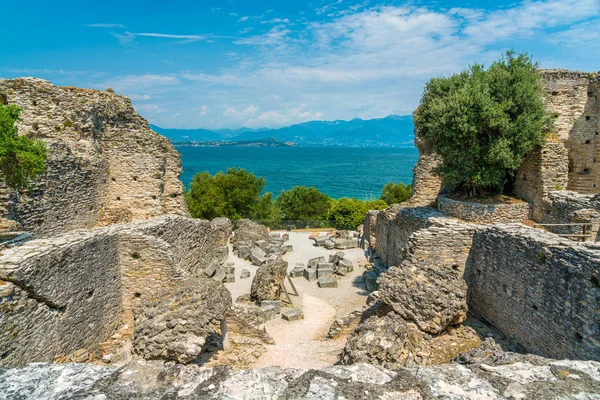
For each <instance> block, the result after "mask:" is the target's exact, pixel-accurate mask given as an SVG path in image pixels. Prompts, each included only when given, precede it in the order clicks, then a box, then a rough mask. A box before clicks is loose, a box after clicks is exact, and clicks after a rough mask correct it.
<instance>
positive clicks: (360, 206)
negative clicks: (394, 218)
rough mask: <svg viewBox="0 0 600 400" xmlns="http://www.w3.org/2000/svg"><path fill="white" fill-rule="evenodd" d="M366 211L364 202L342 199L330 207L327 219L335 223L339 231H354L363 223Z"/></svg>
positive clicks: (367, 209) (367, 208)
mask: <svg viewBox="0 0 600 400" xmlns="http://www.w3.org/2000/svg"><path fill="white" fill-rule="evenodd" d="M368 211H369V207H367V203H366V202H364V201H361V200H357V199H349V198H347V197H344V198H341V199H339V200H337V201H335V202H334V203H333V204H332V205H331V208H330V209H329V213H328V216H327V219H329V220H330V221H335V222H336V227H338V228H340V229H356V227H357V226H359V225H360V224H362V223H363V220H364V219H365V215H367V212H368Z"/></svg>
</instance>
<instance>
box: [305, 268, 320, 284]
mask: <svg viewBox="0 0 600 400" xmlns="http://www.w3.org/2000/svg"><path fill="white" fill-rule="evenodd" d="M304 277H305V278H306V280H307V281H309V282H314V281H316V280H317V270H316V269H314V268H304Z"/></svg>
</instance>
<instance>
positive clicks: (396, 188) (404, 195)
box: [380, 182, 412, 205]
mask: <svg viewBox="0 0 600 400" xmlns="http://www.w3.org/2000/svg"><path fill="white" fill-rule="evenodd" d="M411 194H412V186H411V185H405V184H404V183H402V182H400V183H392V182H390V183H388V184H386V185H385V186H384V187H383V189H382V190H381V196H380V199H381V200H383V201H385V202H386V203H387V204H388V205H392V204H400V203H404V202H405V201H406V200H408V198H409V197H410V195H411Z"/></svg>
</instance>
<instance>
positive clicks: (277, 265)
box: [250, 258, 288, 301]
mask: <svg viewBox="0 0 600 400" xmlns="http://www.w3.org/2000/svg"><path fill="white" fill-rule="evenodd" d="M287 267H288V263H287V261H283V260H282V259H281V258H275V259H269V260H268V261H267V262H266V263H265V264H264V265H263V266H261V267H259V268H258V270H257V271H256V275H254V279H253V280H252V286H251V288H250V296H251V298H252V299H254V300H258V301H262V300H279V296H280V295H281V285H282V284H283V281H284V280H285V277H286V275H287Z"/></svg>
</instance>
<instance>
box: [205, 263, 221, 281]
mask: <svg viewBox="0 0 600 400" xmlns="http://www.w3.org/2000/svg"><path fill="white" fill-rule="evenodd" d="M217 267H218V265H217V264H210V265H209V266H208V267H206V268H204V275H206V276H208V277H209V278H210V277H211V276H213V275H214V274H215V272H217Z"/></svg>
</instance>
